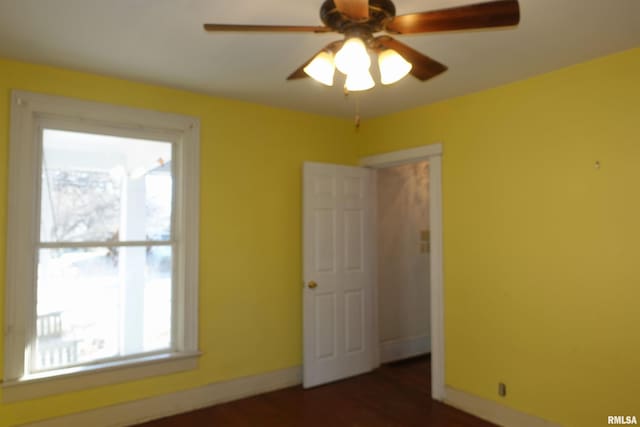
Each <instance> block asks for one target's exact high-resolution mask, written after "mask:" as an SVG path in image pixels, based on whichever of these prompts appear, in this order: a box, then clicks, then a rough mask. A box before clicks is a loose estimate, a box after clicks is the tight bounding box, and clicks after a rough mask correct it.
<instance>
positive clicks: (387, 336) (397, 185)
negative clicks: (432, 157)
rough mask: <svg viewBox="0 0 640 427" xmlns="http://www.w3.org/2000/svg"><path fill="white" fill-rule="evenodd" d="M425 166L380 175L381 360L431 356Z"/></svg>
mask: <svg viewBox="0 0 640 427" xmlns="http://www.w3.org/2000/svg"><path fill="white" fill-rule="evenodd" d="M428 167H429V165H428V163H427V162H426V161H425V162H421V163H414V164H408V165H401V166H396V167H392V168H387V169H380V170H378V230H377V231H378V297H379V298H378V301H379V302H378V304H379V311H378V313H379V319H378V320H379V327H380V343H381V360H382V362H383V363H384V362H389V361H393V360H399V359H403V358H407V357H412V356H415V355H418V354H423V353H427V352H429V350H430V339H429V327H430V325H429V316H430V313H429V252H428V247H429V244H428V238H427V237H426V235H425V231H427V230H428V228H429V194H428V191H429V185H428V183H429V182H428V180H429V171H428Z"/></svg>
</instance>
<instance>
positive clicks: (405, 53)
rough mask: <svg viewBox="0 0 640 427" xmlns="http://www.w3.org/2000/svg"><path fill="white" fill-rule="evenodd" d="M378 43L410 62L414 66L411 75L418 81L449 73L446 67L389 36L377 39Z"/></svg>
mask: <svg viewBox="0 0 640 427" xmlns="http://www.w3.org/2000/svg"><path fill="white" fill-rule="evenodd" d="M376 42H377V43H378V45H379V46H381V47H384V48H387V49H393V50H395V51H396V52H398V53H399V54H400V56H402V57H403V58H404V59H406V60H407V61H408V62H410V63H411V64H412V65H413V68H411V71H410V73H411V75H412V76H413V77H415V78H417V79H418V80H422V81H425V80H429V79H431V78H433V77H435V76H437V75H438V74H441V73H443V72H445V71H447V67H446V66H445V65H442V64H441V63H439V62H438V61H436V60H434V59H431V58H429V57H428V56H426V55H423V54H422V53H420V52H418V51H417V50H415V49H412V48H410V47H409V46H407V45H406V44H404V43H401V42H399V41H398V40H396V39H394V38H391V37H389V36H380V37H377V38H376ZM381 50H382V49H381Z"/></svg>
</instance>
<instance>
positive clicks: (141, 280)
mask: <svg viewBox="0 0 640 427" xmlns="http://www.w3.org/2000/svg"><path fill="white" fill-rule="evenodd" d="M171 258H172V250H171V247H170V246H149V247H96V248H74V249H69V248H65V249H41V250H40V251H39V262H38V291H37V298H38V304H37V339H36V351H35V354H34V360H33V362H34V364H33V367H32V369H31V370H32V371H38V370H46V369H54V368H60V367H65V366H72V365H75V364H79V363H87V362H92V361H97V360H101V359H108V358H112V357H122V356H128V355H132V354H139V353H146V352H150V351H155V350H163V349H168V348H170V347H171V316H172V286H171V282H172V261H171Z"/></svg>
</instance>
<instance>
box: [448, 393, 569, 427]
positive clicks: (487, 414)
mask: <svg viewBox="0 0 640 427" xmlns="http://www.w3.org/2000/svg"><path fill="white" fill-rule="evenodd" d="M444 402H445V403H446V404H448V405H451V406H453V407H455V408H458V409H461V410H463V411H464V412H467V413H469V414H472V415H475V416H476V417H478V418H482V419H484V420H487V421H490V422H492V423H494V424H497V425H499V426H504V427H560V425H559V424H555V423H552V422H551V421H546V420H543V419H542V418H538V417H535V416H533V415H528V414H525V413H523V412H519V411H516V410H515V409H512V408H508V407H506V406H503V405H500V404H499V403H496V402H493V401H491V400H488V399H483V398H481V397H478V396H474V395H472V394H469V393H466V392H464V391H460V390H456V389H455V388H451V387H446V388H445V398H444Z"/></svg>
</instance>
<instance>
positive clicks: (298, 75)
mask: <svg viewBox="0 0 640 427" xmlns="http://www.w3.org/2000/svg"><path fill="white" fill-rule="evenodd" d="M343 43H344V41H343V40H338V41H335V42H331V43H329V44H328V45H326V46H325V47H324V48H322V49H320V50H319V51H317V52H316V53H315V54H314V55H313V56H312V57H311V58H309V60H308V61H307V62H305V63H304V64H302V65H301V66H300V67H299V68H298V69H297V70H295V71H294V72H293V73H291V75H290V76H289V77H287V80H296V79H304V78H306V77H309V76H308V75H307V73H305V72H304V67H306V66H307V65H309V63H310V62H311V61H313V58H315V57H316V55H318V54H319V53H320V52H325V51H329V52H333V53H336V52H337V51H338V50H340V48H341V47H342V44H343Z"/></svg>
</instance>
